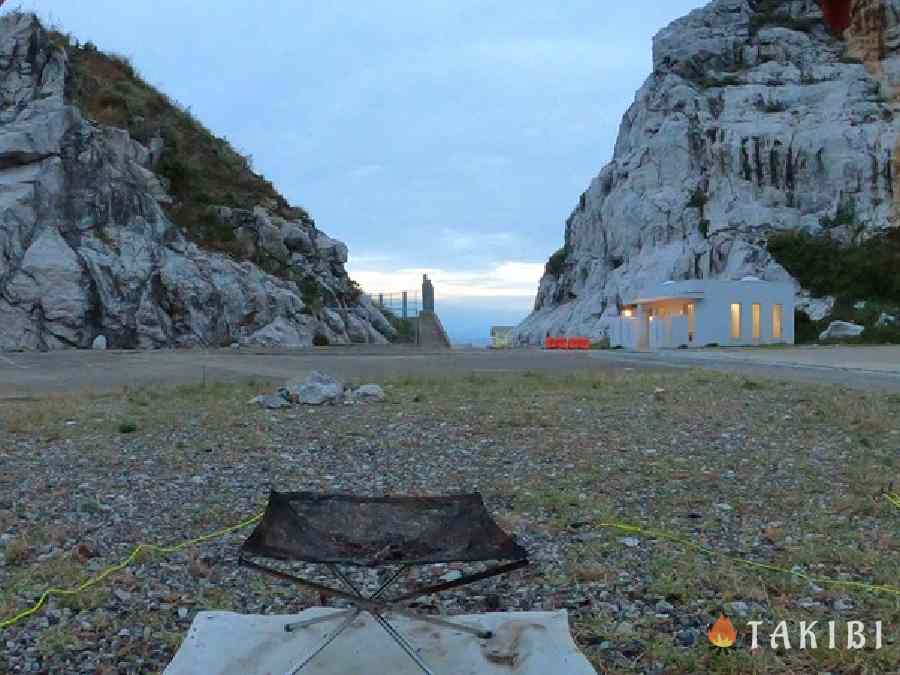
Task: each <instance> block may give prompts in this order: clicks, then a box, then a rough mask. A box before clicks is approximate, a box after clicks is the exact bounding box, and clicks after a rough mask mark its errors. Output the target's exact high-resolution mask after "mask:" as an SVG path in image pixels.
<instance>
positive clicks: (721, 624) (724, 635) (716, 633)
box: [707, 615, 737, 649]
mask: <svg viewBox="0 0 900 675" xmlns="http://www.w3.org/2000/svg"><path fill="white" fill-rule="evenodd" d="M707 637H709V641H710V642H712V643H713V644H714V645H715V646H716V647H721V648H722V649H725V648H727V647H731V646H732V645H734V643H735V641H736V640H737V631H736V630H735V629H734V624H732V623H731V621H730V620H729V618H728V617H727V616H724V615H723V616H720V617H719V620H718V621H716V622H715V623H714V624H713V627H712V628H710V629H709V633H707Z"/></svg>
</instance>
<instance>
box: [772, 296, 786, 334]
mask: <svg viewBox="0 0 900 675" xmlns="http://www.w3.org/2000/svg"><path fill="white" fill-rule="evenodd" d="M772 337H773V338H775V339H777V340H781V339H782V338H783V337H784V307H783V306H781V305H775V306H774V307H772Z"/></svg>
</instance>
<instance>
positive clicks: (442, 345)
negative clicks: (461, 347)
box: [419, 312, 450, 349]
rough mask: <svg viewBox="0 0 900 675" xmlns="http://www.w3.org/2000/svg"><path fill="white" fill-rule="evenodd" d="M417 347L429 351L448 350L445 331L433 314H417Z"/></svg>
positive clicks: (436, 316) (448, 343)
mask: <svg viewBox="0 0 900 675" xmlns="http://www.w3.org/2000/svg"><path fill="white" fill-rule="evenodd" d="M419 346H420V347H427V348H429V349H450V338H449V337H448V335H447V331H445V330H444V325H443V324H442V323H441V320H440V318H439V317H438V315H437V314H435V313H434V312H422V313H421V314H419Z"/></svg>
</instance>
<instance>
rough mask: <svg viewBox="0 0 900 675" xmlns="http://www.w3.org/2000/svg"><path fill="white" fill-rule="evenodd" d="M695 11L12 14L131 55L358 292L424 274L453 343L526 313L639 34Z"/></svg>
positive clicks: (610, 121) (210, 2)
mask: <svg viewBox="0 0 900 675" xmlns="http://www.w3.org/2000/svg"><path fill="white" fill-rule="evenodd" d="M704 4H706V3H705V2H702V1H700V0H672V1H671V2H668V3H659V2H657V1H656V0H634V2H631V3H603V4H599V5H598V4H597V3H594V2H590V1H589V0H572V2H570V3H567V4H566V5H565V6H562V7H558V6H550V5H547V4H546V3H541V2H535V1H534V0H525V1H524V2H523V1H521V0H520V1H518V2H515V3H514V2H511V1H510V0H501V1H500V2H498V3H495V4H492V5H490V6H486V5H485V4H484V3H480V2H476V1H475V0H455V1H454V2H449V1H447V0H429V2H427V3H421V2H409V1H406V0H390V1H388V0H372V2H370V3H367V4H366V5H364V6H360V5H359V4H358V3H352V2H349V1H348V0H336V1H335V2H334V3H329V4H328V5H312V6H299V5H295V4H294V3H270V4H269V5H267V6H266V8H265V11H262V12H254V11H248V8H249V5H247V3H246V2H242V1H239V0H215V1H214V0H195V1H194V2H191V3H188V4H185V3H182V2H177V1H176V0H158V1H157V2H155V3H123V2H121V1H120V0H84V1H83V2H80V3H72V2H71V1H70V0H40V1H39V0H22V2H20V3H19V5H18V8H20V9H21V10H23V11H33V12H35V13H36V14H37V15H38V16H39V17H40V18H41V19H42V20H43V21H44V22H45V23H46V24H48V26H53V27H56V28H59V29H60V30H62V31H63V32H67V33H71V34H72V36H73V37H74V38H76V39H78V40H79V41H81V42H87V41H90V42H93V43H94V44H95V45H97V47H98V48H99V49H102V50H103V51H107V52H116V53H119V54H122V55H124V56H126V57H128V58H129V59H130V60H131V62H132V63H133V65H134V67H135V68H136V69H137V70H138V71H139V72H140V73H141V74H142V76H143V77H144V78H145V79H146V80H147V81H148V82H149V83H151V84H153V85H154V86H156V87H157V88H158V89H160V90H161V91H163V92H164V93H165V94H167V95H168V96H170V97H171V98H173V99H175V100H177V101H180V102H181V103H182V104H184V105H186V106H188V107H189V108H190V110H191V113H192V114H193V115H194V116H195V117H197V119H199V120H201V121H202V122H203V124H204V125H205V126H206V127H207V128H209V129H210V130H212V132H213V133H214V134H216V135H217V136H221V137H225V138H227V139H229V140H230V142H231V143H232V144H233V145H234V147H235V149H237V150H238V151H239V152H241V153H243V154H247V155H252V161H253V165H254V167H255V169H256V171H258V172H259V173H261V174H262V175H264V176H265V177H266V178H267V179H268V180H270V181H272V183H273V184H274V185H275V186H276V188H277V189H278V190H279V191H280V192H281V193H282V194H283V195H284V196H285V198H286V199H288V201H290V202H291V203H292V204H296V205H299V206H302V207H303V208H304V209H306V210H307V211H308V212H309V213H310V215H311V216H312V217H313V219H314V220H315V221H316V225H317V226H318V227H319V228H320V229H321V230H322V231H324V232H326V233H327V234H328V235H329V236H332V237H334V238H336V239H340V240H341V241H344V242H345V243H346V244H347V245H348V247H349V249H350V261H349V263H348V265H347V270H348V272H349V274H350V276H351V277H352V278H354V279H356V280H357V281H359V283H360V284H362V286H363V287H364V288H366V290H371V291H373V292H377V291H378V290H383V289H384V288H385V287H391V288H409V287H410V286H409V281H410V280H411V279H412V278H413V277H414V275H415V274H418V273H419V272H421V271H422V270H424V271H426V272H430V273H431V276H432V278H433V279H434V281H435V287H436V289H437V294H438V299H439V302H441V297H442V294H443V296H444V297H446V298H448V300H447V302H448V303H449V306H448V308H447V310H446V311H445V314H446V316H444V315H443V314H442V319H443V320H444V324H445V326H446V327H447V330H448V332H449V333H450V334H451V336H453V335H459V336H463V339H466V336H475V335H487V333H488V331H489V330H490V326H491V325H492V324H500V323H508V322H511V319H512V317H519V320H521V319H524V318H525V317H526V316H527V315H528V314H529V312H530V309H531V306H532V305H533V302H534V296H535V294H536V292H537V289H538V283H539V281H540V277H541V274H542V271H543V267H544V264H545V263H546V261H547V259H548V258H549V257H550V256H551V255H552V254H553V252H554V251H556V250H557V249H558V248H560V247H561V246H562V245H563V239H564V230H565V225H564V224H565V221H566V218H567V217H568V216H569V214H570V213H571V211H572V209H573V208H574V207H575V206H576V204H577V202H578V197H579V195H580V194H581V193H582V192H583V191H584V190H585V189H586V188H587V186H588V185H589V184H590V181H591V180H592V179H593V178H594V177H595V176H596V175H597V174H598V173H599V171H600V170H601V169H602V168H603V166H604V165H605V164H606V163H607V162H608V161H609V160H610V159H611V158H612V155H613V148H614V144H615V141H616V136H617V133H618V129H619V125H620V122H621V119H622V115H623V113H624V112H625V111H626V110H627V108H628V106H629V104H630V103H631V102H632V101H633V100H634V94H635V92H636V91H637V90H638V89H639V88H640V87H641V85H642V84H643V82H644V80H645V79H646V77H647V76H648V75H649V74H650V72H651V70H652V62H651V46H652V45H651V40H652V36H653V35H654V34H655V33H656V32H657V31H658V30H660V29H661V28H663V27H664V26H665V25H667V24H668V23H669V22H670V21H672V20H673V19H675V18H678V17H680V16H682V15H684V14H687V13H688V12H689V11H690V10H692V9H695V8H697V7H699V6H702V5H704ZM3 9H4V11H10V10H12V9H13V8H12V7H9V5H5V6H4V8H3ZM150 35H152V36H153V39H147V38H148V36H150ZM223 36H241V39H228V40H227V42H223ZM223 44H227V49H225V48H223ZM417 286H418V282H416V283H415V285H414V286H413V287H417ZM450 298H460V299H461V300H459V301H458V302H457V301H456V300H450ZM498 298H499V299H500V302H499V303H498V302H497V301H495V299H498Z"/></svg>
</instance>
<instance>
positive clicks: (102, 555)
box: [0, 368, 900, 674]
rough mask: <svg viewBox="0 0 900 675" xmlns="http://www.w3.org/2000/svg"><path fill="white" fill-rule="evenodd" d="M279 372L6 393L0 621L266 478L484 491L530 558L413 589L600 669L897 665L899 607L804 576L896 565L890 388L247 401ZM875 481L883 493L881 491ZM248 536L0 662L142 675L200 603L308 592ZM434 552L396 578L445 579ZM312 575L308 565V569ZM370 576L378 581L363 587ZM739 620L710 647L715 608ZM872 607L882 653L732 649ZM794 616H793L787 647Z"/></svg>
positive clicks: (894, 412) (148, 559)
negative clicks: (271, 574) (522, 618)
mask: <svg viewBox="0 0 900 675" xmlns="http://www.w3.org/2000/svg"><path fill="white" fill-rule="evenodd" d="M278 384H281V383H280V382H278V383H272V382H267V383H262V382H260V383H249V384H242V385H228V386H224V385H211V386H208V387H199V386H197V387H180V388H163V387H159V388H148V389H141V390H132V391H128V390H126V391H123V392H121V393H119V394H116V395H113V396H104V397H92V396H87V395H83V396H65V397H51V398H48V399H42V400H38V401H32V402H15V403H5V404H3V405H0V621H2V620H3V619H5V618H8V617H9V616H11V615H13V614H15V613H16V612H18V611H21V610H23V609H25V608H27V607H29V606H30V605H31V604H32V603H34V602H35V600H36V599H37V598H38V596H39V595H40V593H41V592H42V591H43V590H44V589H45V588H47V587H48V586H61V587H71V586H73V585H76V584H78V583H80V582H81V581H83V580H84V579H85V578H88V577H90V576H91V575H93V574H96V573H97V572H99V571H100V570H102V569H104V568H105V567H106V566H108V565H110V564H113V563H115V562H118V561H120V560H122V559H124V558H126V557H127V556H128V555H129V554H130V552H131V551H132V549H133V547H134V546H135V545H136V544H137V543H140V542H146V543H155V544H172V543H177V542H179V541H183V540H185V539H190V538H192V537H196V536H198V535H201V534H205V533H207V532H211V531H213V530H216V529H218V528H221V527H225V526H228V525H231V524H233V523H236V522H238V521H240V520H242V519H244V518H247V517H249V516H252V515H253V514H255V513H258V512H259V511H260V510H261V509H262V507H263V506H264V504H265V501H266V497H267V493H268V491H269V489H270V488H273V487H274V488H277V489H280V490H298V489H303V490H316V491H328V492H347V493H355V494H367V495H381V494H405V495H425V494H442V493H449V492H470V491H480V492H482V493H483V495H484V497H485V501H486V503H487V505H488V508H489V510H490V511H491V512H492V513H493V514H494V516H495V517H496V519H497V521H498V522H499V523H500V524H501V526H503V527H504V528H505V529H507V530H508V531H510V532H512V533H513V534H515V535H516V537H517V538H518V540H519V542H520V543H521V544H522V545H524V546H525V547H526V548H527V549H528V550H529V552H530V554H531V558H532V560H533V563H534V564H533V565H531V566H530V567H529V568H527V569H526V570H523V571H519V572H516V573H514V574H512V575H510V576H508V577H501V578H498V579H494V580H489V581H485V582H480V583H478V584H475V585H473V586H470V587H467V588H463V589H459V590H456V591H452V592H449V593H446V594H442V595H441V596H440V597H428V598H420V600H419V602H418V605H419V606H420V607H424V608H430V609H432V610H433V611H435V612H438V611H440V612H446V613H449V614H453V613H457V612H463V611H465V612H474V611H504V610H532V609H558V608H565V609H567V610H568V611H569V613H570V621H571V625H572V630H573V634H574V635H575V637H576V640H577V642H578V644H579V646H580V647H581V648H582V650H583V651H584V653H585V654H586V655H587V656H588V658H589V659H590V660H591V661H592V663H593V664H594V665H595V667H596V669H597V671H598V672H602V673H606V672H609V673H703V672H712V673H770V672H773V673H774V672H778V673H790V672H794V673H825V672H832V673H890V672H900V671H898V666H897V664H898V663H900V598H898V597H897V596H891V595H890V594H877V593H871V592H863V591H859V590H855V589H850V588H846V587H840V586H829V585H827V584H820V583H812V582H810V581H808V580H803V579H799V578H797V577H792V576H789V575H784V574H779V573H775V572H767V571H764V570H761V569H758V568H751V567H746V566H742V565H739V564H737V563H735V562H733V561H732V560H730V559H729V558H725V557H721V556H710V555H707V554H704V553H702V552H699V551H697V550H696V549H694V548H691V547H687V546H684V545H679V544H674V543H671V542H669V541H665V540H663V539H660V538H657V537H653V536H648V535H645V534H641V533H633V532H631V533H629V532H623V531H617V530H614V529H608V528H604V527H600V526H599V524H600V523H606V522H626V523H632V524H635V525H640V526H644V527H649V528H655V529H658V530H665V531H667V532H671V533H673V534H675V535H677V536H679V537H682V538H684V539H686V540H689V541H691V542H693V543H696V544H699V545H702V546H706V547H709V548H711V549H714V550H716V551H720V552H721V553H723V554H725V555H727V556H732V557H734V558H740V559H748V560H752V561H757V562H764V563H770V564H774V565H778V566H781V567H785V568H788V569H794V570H795V571H798V572H803V573H807V574H810V575H813V576H817V577H835V578H839V579H846V580H859V581H863V582H867V583H874V584H893V585H897V584H898V580H900V512H898V510H897V509H896V508H895V507H893V506H892V505H891V504H890V503H889V502H888V501H887V500H885V499H884V498H883V497H882V493H883V492H884V491H886V490H889V489H891V483H892V481H895V482H896V484H900V464H898V462H900V397H898V396H896V395H890V394H880V393H865V392H858V391H849V390H844V389H841V388H839V387H833V386H814V385H799V384H789V383H775V382H771V381H766V380H756V381H753V380H747V379H746V378H744V377H735V376H727V375H720V374H712V373H709V372H705V371H700V370H686V371H679V372H677V373H673V372H671V371H670V372H665V373H663V372H659V373H656V372H651V371H640V372H637V371H633V370H631V369H628V368H622V369H619V370H616V371H613V372H610V373H604V374H603V375H597V376H588V375H584V376H566V377H554V376H547V375H538V374H535V373H515V374H502V373H498V374H478V375H476V374H470V375H465V374H461V375H460V376H458V377H444V378H437V379H421V378H407V379H398V380H394V381H391V382H386V383H382V384H384V385H385V391H386V393H387V400H386V401H385V402H384V403H354V404H351V405H343V404H342V405H326V406H322V407H309V406H299V405H295V406H291V407H288V408H285V409H282V410H266V409H263V408H260V407H258V406H256V405H250V404H249V403H248V401H249V400H250V399H251V398H253V397H254V396H256V395H258V394H260V393H267V392H271V391H273V388H274V387H275V386H277V385H278ZM893 489H895V490H896V487H894V488H893ZM247 534H249V531H242V532H239V533H236V534H233V535H229V536H227V537H224V538H222V539H221V540H218V541H215V542H212V543H208V544H203V545H201V546H197V547H195V548H191V549H189V550H186V551H183V552H179V553H175V554H172V555H169V556H163V555H152V554H147V555H145V556H142V557H141V558H140V559H139V560H138V561H136V562H135V563H134V564H132V565H130V566H129V567H128V568H127V570H124V571H122V572H119V573H116V574H115V575H113V576H111V577H110V578H109V579H108V580H106V581H105V582H104V583H102V584H100V585H98V586H96V587H94V588H92V589H90V590H87V591H85V592H83V593H81V594H79V595H77V596H72V597H65V598H53V599H51V600H50V602H49V603H48V605H47V607H46V608H45V609H44V610H43V611H41V612H39V613H37V614H36V615H35V616H33V617H30V618H28V619H25V620H23V621H21V622H20V623H18V624H16V625H15V626H13V627H11V628H9V629H7V630H5V631H0V672H9V673H104V674H108V673H123V674H125V673H158V672H161V671H162V670H163V669H164V668H165V666H166V664H167V663H168V662H169V660H170V659H171V658H172V656H173V654H174V652H175V650H176V649H177V648H178V646H179V644H180V641H181V639H182V638H183V636H184V634H185V632H186V630H187V628H188V626H189V625H190V623H191V620H192V619H193V617H194V616H195V615H196V613H197V612H199V611H202V610H208V609H228V610H234V611H239V612H248V613H291V612H295V611H299V610H300V609H302V608H304V607H307V606H310V605H316V604H319V602H320V598H318V597H317V596H312V595H309V594H305V593H298V592H296V591H295V589H294V588H292V587H291V586H290V585H288V584H286V583H282V582H278V581H275V580H271V579H269V578H266V577H261V576H258V575H255V574H253V573H251V572H249V571H248V570H246V569H241V568H239V567H238V566H237V565H236V559H237V553H238V545H239V544H240V542H241V541H242V540H243V539H244V537H245V536H246V535H247ZM458 568H459V566H458V565H449V566H447V565H434V566H431V567H428V568H425V569H422V570H420V571H419V572H418V573H417V576H416V577H415V578H409V579H404V580H403V581H402V583H401V588H402V587H403V584H405V585H406V587H409V588H411V587H412V586H413V585H414V584H416V583H420V582H430V581H435V580H437V579H441V578H442V579H452V578H454V577H455V576H456V575H457V574H458V573H459V572H460V570H459V569H458ZM323 579H324V577H323ZM359 580H360V581H365V582H366V583H369V584H373V583H375V581H376V580H375V579H374V578H371V579H365V580H363V579H361V578H360V579H359ZM723 613H724V614H726V615H727V616H729V617H730V618H731V619H732V621H733V622H734V625H735V626H736V627H737V629H738V633H739V637H738V643H737V645H736V646H735V647H734V648H732V649H730V650H718V649H715V648H713V647H711V645H710V644H709V641H708V640H707V637H706V631H707V629H708V627H709V625H710V624H711V623H712V622H713V621H715V620H716V619H717V618H718V617H719V615H720V614H723ZM755 619H758V620H762V621H764V628H763V630H764V631H766V632H768V631H770V630H771V629H772V628H774V626H775V623H776V622H777V621H781V620H787V621H789V622H791V626H796V623H794V622H798V621H800V620H807V621H812V620H818V621H819V622H820V623H821V622H824V621H828V620H832V619H833V620H836V621H838V622H839V623H840V625H841V626H843V625H844V623H845V622H846V621H849V620H854V619H859V620H863V621H866V622H870V623H869V624H868V625H871V622H874V621H877V620H881V621H883V626H884V645H883V648H882V649H881V650H875V649H873V648H872V646H873V645H872V642H873V638H871V637H870V639H869V643H868V645H867V648H866V649H863V650H855V651H851V650H847V649H834V650H830V649H818V650H807V651H800V650H798V649H796V640H795V644H794V647H795V648H794V649H792V650H790V651H785V650H784V649H783V648H779V649H772V648H770V645H768V644H765V643H764V644H762V645H761V646H760V648H758V649H756V650H751V648H750V642H749V630H748V628H747V626H748V622H749V621H752V620H755ZM796 635H797V631H796V629H795V628H792V639H794V638H796Z"/></svg>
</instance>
